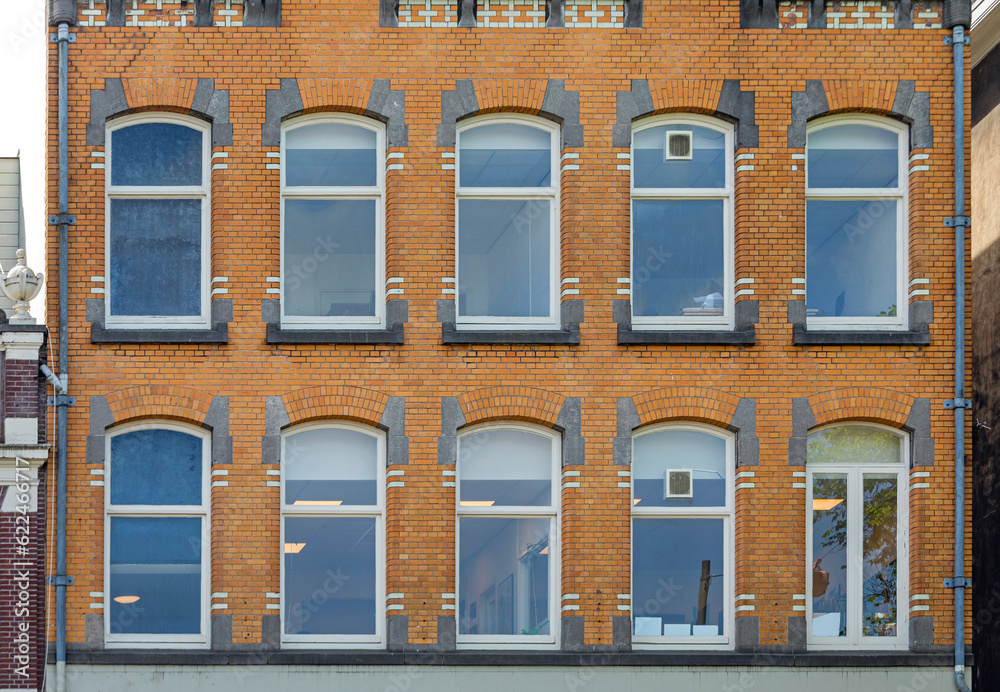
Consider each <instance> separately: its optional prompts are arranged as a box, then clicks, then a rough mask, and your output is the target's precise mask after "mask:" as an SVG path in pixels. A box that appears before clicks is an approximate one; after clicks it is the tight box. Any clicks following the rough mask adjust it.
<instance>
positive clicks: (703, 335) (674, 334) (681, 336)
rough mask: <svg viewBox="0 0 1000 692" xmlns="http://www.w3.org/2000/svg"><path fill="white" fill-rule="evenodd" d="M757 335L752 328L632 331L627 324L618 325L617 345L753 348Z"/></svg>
mask: <svg viewBox="0 0 1000 692" xmlns="http://www.w3.org/2000/svg"><path fill="white" fill-rule="evenodd" d="M756 342H757V334H756V332H755V331H754V328H753V326H750V328H749V329H741V330H736V331H727V330H717V331H715V330H709V329H632V327H630V326H628V325H627V324H619V325H618V345H619V346H631V345H637V344H723V345H734V346H753V345H754V344H755V343H756Z"/></svg>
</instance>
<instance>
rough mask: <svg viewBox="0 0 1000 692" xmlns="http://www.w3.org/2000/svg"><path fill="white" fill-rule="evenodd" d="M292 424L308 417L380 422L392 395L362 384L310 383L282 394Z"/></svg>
mask: <svg viewBox="0 0 1000 692" xmlns="http://www.w3.org/2000/svg"><path fill="white" fill-rule="evenodd" d="M281 399H282V401H283V402H284V404H285V410H286V411H287V412H288V419H289V424H290V425H295V424H298V423H304V422H307V421H314V420H323V419H336V420H351V421H355V422H358V423H364V424H365V425H374V426H377V425H378V423H379V421H380V420H381V418H382V414H383V412H384V411H385V407H386V404H387V403H388V401H389V397H388V396H386V395H385V394H383V393H381V392H376V391H373V390H371V389H362V388H361V387H351V386H348V385H342V386H338V387H308V388H306V389H299V390H296V391H294V392H290V393H288V394H285V395H284V396H282V397H281Z"/></svg>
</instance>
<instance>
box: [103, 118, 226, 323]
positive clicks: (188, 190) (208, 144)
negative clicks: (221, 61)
mask: <svg viewBox="0 0 1000 692" xmlns="http://www.w3.org/2000/svg"><path fill="white" fill-rule="evenodd" d="M150 123H168V124H171V125H182V126H184V127H188V128H191V129H193V130H197V131H199V132H200V133H201V185H162V186H160V185H156V186H148V185H135V186H133V185H117V186H116V185H112V184H111V181H112V166H114V160H115V156H114V150H113V149H112V141H113V138H112V136H111V135H112V133H114V132H115V131H116V130H121V129H124V128H126V127H131V126H133V125H143V124H150ZM105 142H107V154H106V156H105V160H104V165H105V170H104V182H105V186H104V210H105V212H104V277H105V281H104V286H105V292H106V293H105V296H104V306H105V307H104V311H105V314H104V320H105V324H107V326H108V327H114V328H117V329H205V328H208V327H209V316H210V309H209V302H210V301H209V293H210V292H209V279H210V271H211V262H212V247H211V242H212V229H211V223H212V194H211V189H212V165H211V164H212V125H211V124H210V123H207V122H205V121H204V120H199V119H197V118H192V117H189V116H184V115H177V114H175V113H160V112H157V113H142V114H140V115H131V116H127V117H123V118H118V119H115V120H113V121H111V122H109V123H108V125H107V132H106V136H105ZM129 198H131V199H195V198H197V199H200V200H201V297H200V301H201V314H200V315H176V316H159V315H147V316H143V315H118V316H115V315H112V314H111V303H112V296H111V200H112V199H129Z"/></svg>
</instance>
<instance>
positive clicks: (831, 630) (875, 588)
mask: <svg viewBox="0 0 1000 692" xmlns="http://www.w3.org/2000/svg"><path fill="white" fill-rule="evenodd" d="M906 458H907V438H906V437H905V436H903V435H901V434H900V433H899V431H897V430H893V429H892V428H886V427H883V426H878V425H871V424H850V425H835V426H831V427H827V428H821V429H819V430H816V431H814V432H812V433H810V435H809V439H808V452H807V462H806V468H807V475H808V483H807V494H806V502H807V508H808V515H807V517H808V519H807V526H808V530H807V549H806V560H807V565H808V572H807V575H806V588H807V589H808V590H809V595H808V597H807V598H806V603H807V613H806V615H807V617H808V622H809V630H808V635H809V636H808V643H809V645H810V646H811V647H814V648H824V647H826V648H835V649H837V648H845V647H864V648H906V646H907V641H908V632H907V627H906V622H907V606H908V600H907V584H908V564H909V562H908V557H907V555H906V551H905V548H906V544H907V540H906V529H907V503H906V500H907V485H906V478H907V477H906V473H907V471H908V469H907V464H906V463H905V461H904V460H905V459H906Z"/></svg>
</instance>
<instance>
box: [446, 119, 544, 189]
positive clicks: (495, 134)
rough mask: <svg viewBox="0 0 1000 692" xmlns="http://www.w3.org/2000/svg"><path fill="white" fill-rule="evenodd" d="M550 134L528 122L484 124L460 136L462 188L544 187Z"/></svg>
mask: <svg viewBox="0 0 1000 692" xmlns="http://www.w3.org/2000/svg"><path fill="white" fill-rule="evenodd" d="M551 148H552V135H551V134H550V133H548V132H546V131H545V130H539V129H537V128H534V127H529V126H527V125H514V124H497V125H483V126H480V127H477V128H475V129H472V130H466V131H465V132H462V133H460V135H459V163H458V165H459V171H458V172H459V185H460V186H462V187H547V186H548V185H550V184H551V180H552V154H551Z"/></svg>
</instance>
